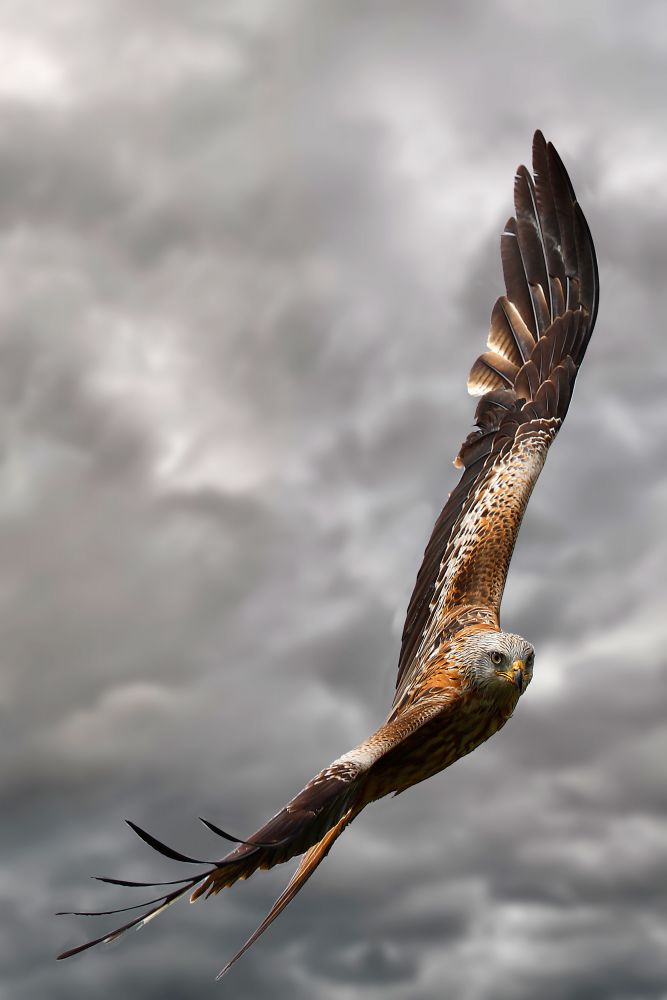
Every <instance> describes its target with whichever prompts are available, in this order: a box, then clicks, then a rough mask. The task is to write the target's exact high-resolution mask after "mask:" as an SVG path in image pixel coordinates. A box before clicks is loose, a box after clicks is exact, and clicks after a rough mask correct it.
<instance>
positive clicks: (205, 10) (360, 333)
mask: <svg viewBox="0 0 667 1000" xmlns="http://www.w3.org/2000/svg"><path fill="white" fill-rule="evenodd" d="M0 63H1V64H2V66H3V70H2V73H1V74H0V119H1V123H2V124H1V127H0V406H1V407H2V420H1V422H0V427H1V434H2V445H3V449H2V456H3V462H2V490H1V491H0V515H1V521H0V556H1V558H0V566H1V567H2V570H1V579H0V595H1V600H2V632H3V641H2V649H3V655H2V667H1V679H0V760H1V761H2V764H1V766H0V815H1V816H2V822H1V824H0V837H1V838H2V858H3V864H2V869H1V870H0V921H1V922H2V933H1V934H0V996H1V997H2V1000H4V998H5V997H7V998H10V1000H34V998H35V997H48V998H49V1000H51V998H53V1000H65V998H67V1000H71V998H73V997H90V996H92V995H93V994H94V995H95V996H97V997H100V998H112V997H113V998H117V997H119V996H128V997H132V998H133V1000H152V998H155V1000H157V998H160V1000H181V998H186V997H191V996H194V995H197V996H209V995H210V996H214V995H215V996H218V995H222V994H223V993H225V994H226V995H229V996H253V997H257V998H260V997H272V998H274V997H283V996H289V997H292V998H297V1000H311V998H312V997H318V998H322V1000H348V998H355V1000H356V998H360V997H363V998H368V1000H371V998H380V997H382V998H389V1000H392V998H395V1000H402V998H417V1000H431V998H433V1000H435V998H441V997H447V998H448V1000H487V998H488V1000H532V998H534V997H538V996H539V997H540V998H545V1000H551V998H553V1000H556V998H562V997H568V998H571V1000H579V998H582V1000H584V998H585V1000H591V998H596V1000H597V998H599V1000H612V998H613V1000H631V998H632V1000H645V998H647V1000H648V998H651V1000H653V998H655V1000H657V998H665V997H666V996H667V957H666V956H667V780H666V778H667V767H666V766H665V763H664V760H665V757H666V755H667V653H666V649H667V626H666V624H665V597H666V592H667V587H666V585H665V584H666V571H665V566H666V565H667V537H666V534H665V529H664V524H665V505H666V503H667V460H666V454H665V440H666V439H667V404H666V402H665V398H666V397H665V393H666V389H667V361H666V352H665V349H664V316H665V314H666V313H667V282H666V281H665V275H666V274H667V239H666V237H665V233H666V232H667V196H666V194H665V190H666V186H665V176H667V132H666V131H665V118H664V95H665V93H667V12H666V10H665V6H664V4H661V3H659V2H656V3H648V2H638V3H634V4H632V5H630V6H628V5H627V4H626V3H620V2H618V3H614V2H607V3H600V2H590V3H586V4H582V3H580V2H573V0H568V2H561V3H559V4H557V5H556V4H541V3H537V4H531V5H528V4H526V3H523V2H517V0H504V2H493V3H491V2H489V3H484V4H476V5H471V4H464V3H450V2H446V3H445V2H437V3H436V2H425V0H413V2H410V3H398V2H390V0H385V2H382V3H380V2H371V0H355V2H344V0H338V2H333V0H332V2H329V3H325V2H323V0H319V2H318V0H308V2H306V0H302V2H296V0H295V2H291V0H289V2H281V3H278V2H274V3H270V2H268V0H266V2H263V0H239V2H236V3H233V2H224V3H222V2H219V0H193V2H190V3H188V4H184V3H178V2H175V0H162V2H160V0H146V2H143V3H139V4H138V3H136V2H129V0H98V2H97V3H90V2H88V0H60V2H59V3H57V4H51V5H49V4H44V3H41V2H37V0H14V2H12V0H4V2H2V3H0ZM536 127H540V128H541V129H542V130H543V131H544V132H545V134H546V135H547V137H548V138H550V139H552V140H553V141H554V142H555V144H556V145H557V147H558V149H559V150H560V152H561V154H562V156H563V158H564V160H565V162H566V164H567V166H568V169H569V171H570V173H571V175H572V178H573V181H574V184H575V187H576V190H577V193H578V195H579V198H580V200H581V202H582V204H583V207H584V210H585V212H586V214H587V216H588V219H589V223H590V226H591V229H592V232H593V235H594V238H595V242H596V246H597V250H598V257H599V262H600V272H601V287H602V297H601V305H600V313H599V318H598V326H597V329H596V332H595V336H594V338H593V341H592V342H591V345H590V348H589V352H588V356H587V358H586V362H585V365H584V368H583V370H582V373H581V376H580V378H579V381H578V383H577V391H576V393H575V398H574V401H573V405H572V408H571V410H570V414H569V416H568V421H567V424H566V426H565V429H564V431H563V433H562V434H561V435H560V437H559V440H558V442H557V444H556V446H555V447H554V449H553V452H552V454H551V456H550V457H549V461H548V463H547V467H546V469H545V471H544V473H543V476H542V478H541V480H540V483H539V485H538V487H537V489H536V492H535V494H534V497H533V499H532V501H531V504H530V508H529V512H528V516H527V519H526V522H525V524H524V527H523V529H522V534H521V539H520V543H519V546H518V549H517V552H516V555H515V558H514V561H513V565H512V570H511V574H510V579H509V584H508V589H507V592H506V598H505V603H504V624H505V626H506V627H507V628H509V629H511V630H513V631H518V632H521V633H522V634H524V635H526V636H527V637H528V638H529V639H530V640H531V641H533V642H534V643H535V645H536V647H537V663H536V669H535V679H534V682H533V684H532V686H531V688H530V691H529V692H528V694H527V696H526V698H525V699H524V700H523V701H522V703H521V705H520V707H519V710H518V711H517V714H516V717H515V718H514V719H513V720H512V722H511V724H510V725H509V726H508V727H507V728H506V729H505V730H504V731H503V732H502V733H501V734H500V735H499V736H498V737H496V738H495V739H494V740H492V741H491V742H490V743H488V744H487V745H485V746H484V747H482V748H481V749H480V750H478V751H477V752H476V753H474V754H473V755H472V756H471V757H469V758H467V759H466V760H464V761H462V762H461V763H459V764H457V765H456V766H455V767H454V768H452V769H451V770H450V771H449V772H447V773H445V774H443V775H440V776H438V777H437V778H435V779H432V780H431V781H429V782H427V783H426V784H423V785H421V786H419V787H418V788H416V789H413V790H412V791H410V792H408V793H407V794H405V795H403V796H401V797H400V798H399V799H397V800H385V801H384V802H382V803H379V804H378V805H376V806H375V807H373V808H372V809H371V810H368V811H367V813H365V814H364V815H363V816H361V817H360V818H359V819H358V820H357V821H356V822H355V824H354V826H353V827H352V828H351V829H350V830H349V831H348V832H347V833H346V835H345V837H343V838H342V839H341V841H340V842H339V844H337V846H336V848H335V850H334V851H333V853H332V855H331V857H330V858H329V859H328V860H327V862H326V864H325V865H323V867H322V868H321V869H320V871H319V872H318V875H317V876H316V878H315V879H314V880H313V881H312V882H311V883H310V884H309V885H308V887H307V889H306V890H304V892H303V894H302V895H301V896H300V897H299V899H298V901H297V902H295V903H294V904H293V906H292V907H290V909H289V910H288V911H287V913H286V914H285V915H284V916H283V917H282V918H281V920H280V921H279V922H278V923H277V924H276V925H275V927H274V928H272V930H271V931H270V933H269V934H267V936H266V937H265V938H264V939H263V940H262V941H261V943H260V944H259V945H258V946H257V947H256V949H255V950H253V951H252V952H251V953H250V954H249V955H248V956H247V957H246V958H245V959H244V961H243V962H242V963H241V964H240V965H239V966H238V967H237V968H235V969H234V971H233V973H231V974H230V977H229V978H228V979H227V980H226V981H225V982H224V983H223V984H218V985H215V984H214V983H213V977H214V975H215V973H216V972H217V971H218V969H219V968H220V967H221V966H222V965H223V964H224V962H225V960H226V959H227V958H229V956H230V955H231V954H232V953H233V951H234V950H235V949H236V947H237V946H238V945H239V944H240V943H241V941H242V940H243V939H244V938H245V936H246V935H247V933H248V932H249V931H250V930H252V929H253V927H254V926H255V925H256V923H257V922H258V921H259V919H261V917H262V916H263V915H264V913H265V912H266V910H267V909H268V907H269V905H270V903H271V902H272V901H273V898H274V897H275V895H277V893H278V891H279V890H280V889H281V888H282V886H283V885H284V883H285V882H286V881H287V878H288V874H289V873H288V872H287V871H283V870H278V871H274V872H271V873H267V874H262V875H260V876H257V877H256V878H254V879H253V880H252V881H251V882H248V883H247V884H242V885H240V886H238V887H236V888H235V889H233V890H232V891H230V892H229V893H228V894H227V895H226V896H221V897H218V898H217V899H215V900H213V901H211V902H209V903H207V904H200V905H197V906H193V907H188V906H187V905H180V906H179V907H177V908H174V909H173V910H171V911H170V912H169V913H168V914H167V915H165V916H164V917H163V918H161V919H160V920H159V921H158V922H156V923H155V924H152V925H151V926H150V928H147V929H146V930H144V931H142V933H141V934H140V935H139V936H137V935H131V936H130V937H129V938H127V939H124V940H123V941H122V942H119V943H118V944H117V945H113V946H110V947H107V948H105V949H101V950H97V951H94V952H91V953H90V954H87V955H84V956H82V957H81V958H80V959H78V960H72V961H71V962H67V963H60V964H58V965H56V964H55V962H54V961H53V957H54V955H55V954H56V953H57V952H58V951H60V950H62V949H63V948H66V947H69V946H72V945H74V944H76V943H78V942H79V941H82V940H84V939H85V938H86V937H89V936H92V935H93V932H94V929H96V928H97V926H98V925H97V924H95V925H94V927H93V925H92V923H91V922H90V921H85V920H84V919H83V918H79V919H77V918H64V917H60V918H57V919H56V918H55V917H53V916H52V913H53V911H54V910H58V909H67V908H76V909H86V908H95V907H96V906H102V905H104V904H105V903H107V902H108V903H109V906H113V905H123V904H124V903H126V902H132V901H133V900H132V899H131V900H128V899H127V893H129V892H130V890H127V891H126V893H125V894H123V892H122V891H119V892H116V891H115V890H114V889H113V888H111V887H105V886H102V885H100V884H95V883H92V882H90V881H88V879H87V875H88V874H92V873H97V874H110V875H114V874H115V875H122V876H125V877H129V878H139V879H141V878H147V877H151V876H153V877H156V878H160V877H165V878H169V877H174V878H175V877H178V876H179V875H180V874H181V872H180V870H174V869H175V868H176V867H177V866H171V865H170V863H169V862H167V861H166V860H165V861H164V864H163V863H161V860H160V859H159V858H157V856H154V855H153V854H152V853H151V852H150V851H149V850H148V848H146V847H145V846H144V845H142V844H141V843H140V842H139V841H137V840H136V839H135V838H134V837H133V835H132V833H131V832H130V831H129V830H128V829H127V827H125V826H124V825H123V822H122V820H123V819H124V818H125V817H127V818H130V819H133V820H134V821H135V822H137V823H139V824H141V825H143V826H145V827H147V828H148V829H150V830H152V831H154V832H155V833H156V834H158V835H159V836H162V837H164V839H165V840H167V841H168V842H169V843H173V844H174V845H175V846H177V847H180V848H181V849H182V850H185V851H186V852H188V853H193V854H195V855H197V853H200V854H202V855H203V856H210V855H211V854H213V855H216V854H219V853H220V846H219V842H215V843H212V842H211V837H210V835H209V834H207V833H206V831H204V830H203V829H201V828H199V826H198V824H197V823H196V817H197V816H198V815H203V816H207V817H209V818H210V819H212V820H214V821H215V822H218V823H219V824H221V825H223V826H225V827H228V828H230V829H232V830H236V831H239V832H241V833H249V832H250V831H251V830H253V829H255V828H256V827H257V826H258V825H259V823H260V822H262V821H263V820H264V819H266V818H267V817H268V816H269V815H271V814H272V813H273V812H274V811H275V810H276V809H277V808H278V807H279V806H280V805H282V803H283V801H284V800H285V799H286V798H287V797H288V796H290V795H292V794H293V793H294V792H295V791H296V790H298V788H300V787H301V786H302V785H303V784H304V782H305V781H306V780H307V779H308V778H309V777H310V776H311V775H312V774H313V773H315V772H316V771H317V770H318V769H319V768H320V767H321V766H323V765H325V764H326V763H328V762H329V761H330V760H331V759H332V758H334V757H336V756H337V755H338V754H339V753H341V752H343V751H344V750H347V749H348V748H349V747H351V746H352V745H353V744H355V743H356V742H358V741H359V740H360V739H361V738H363V737H364V736H365V735H366V734H367V733H368V732H369V731H370V730H371V728H373V727H374V726H375V725H377V724H378V723H379V722H380V721H381V720H382V718H383V716H384V715H385V713H386V711H387V709H388V706H389V703H390V701H391V697H392V693H393V686H394V680H395V664H396V660H397V654H398V640H399V635H400V631H401V627H402V619H403V614H404V610H405V607H406V604H407V599H408V596H409V593H410V590H411V587H412V584H413V581H414V578H415V575H416V571H417V568H418V565H419V561H420V558H421V553H422V551H423V547H424V545H425V542H426V540H427V537H428V534H429V533H430V529H431V526H432V523H433V521H434V519H435V516H436V514H437V512H438V511H439V509H440V506H441V505H442V502H443V500H444V498H445V497H446V495H447V492H448V491H449V490H450V489H451V488H452V487H453V485H454V483H455V481H456V472H455V470H454V469H453V468H452V467H451V459H452V458H453V456H454V455H455V453H456V451H457V449H458V446H459V444H460V442H461V440H462V439H463V437H464V436H465V434H466V433H467V431H468V429H469V425H470V423H471V419H472V412H473V404H472V402H471V401H470V400H469V399H468V397H467V395H466V392H465V378H466V375H467V372H468V368H469V366H470V364H471V362H472V360H473V359H474V358H475V357H476V355H477V354H478V353H479V351H480V349H481V348H482V345H483V343H484V339H485V335H486V330H487V324H488V318H489V315H490V310H491V306H492V304H493V301H494V300H495V298H496V296H497V295H498V294H499V293H500V292H501V290H502V285H501V271H500V264H499V253H498V236H499V233H500V231H501V228H502V225H503V224H504V221H505V219H506V218H507V216H508V215H509V214H510V211H511V196H512V181H513V172H514V169H515V167H516V165H517V164H518V163H519V162H521V161H526V160H528V158H529V156H530V142H531V136H532V132H533V130H534V129H535V128H536ZM171 872H173V875H172V874H171ZM105 926H107V925H106V924H104V925H100V931H99V933H101V931H102V930H103V929H104V927H105ZM214 991H215V992H214Z"/></svg>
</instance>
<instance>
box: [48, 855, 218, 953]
mask: <svg viewBox="0 0 667 1000" xmlns="http://www.w3.org/2000/svg"><path fill="white" fill-rule="evenodd" d="M204 877H205V876H204V875H201V876H195V877H194V878H193V879H191V881H190V882H189V883H188V884H187V885H184V886H182V887H181V888H180V889H176V890H174V892H170V893H167V895H166V896H160V897H159V901H158V900H151V901H150V902H158V906H156V907H154V908H153V909H152V910H149V911H148V913H142V914H141V915H140V916H138V917H135V918H134V919H133V920H130V921H129V922H128V923H127V924H123V925H122V927H117V928H116V929H115V930H113V931H109V932H107V933H106V934H102V935H101V937H98V938H94V939H93V940H92V941H86V943H85V944H80V945H77V947H76V948H70V949H69V950H68V951H63V952H62V953H61V954H60V955H58V961H61V959H63V958H71V957H72V956H73V955H79V954H81V952H83V951H88V949H89V948H94V947H95V945H98V944H110V943H111V942H112V941H115V940H116V938H119V937H121V935H123V934H125V932H126V931H129V930H131V929H132V928H133V927H137V928H139V927H143V926H144V924H147V923H148V921H149V920H153V918H154V917H157V916H158V914H160V913H163V912H164V910H166V909H167V907H169V906H171V904H172V903H175V902H176V900H177V899H180V898H181V896H184V895H185V893H186V892H189V891H190V890H191V889H192V888H193V887H194V886H195V885H197V882H199V881H201V879H202V878H204ZM150 902H149V903H144V904H143V905H144V906H146V905H150ZM128 909H129V907H128ZM104 912H105V911H101V912H100V913H90V914H84V916H103V915H104ZM106 912H109V913H113V912H121V911H120V910H118V911H114V910H109V911H106Z"/></svg>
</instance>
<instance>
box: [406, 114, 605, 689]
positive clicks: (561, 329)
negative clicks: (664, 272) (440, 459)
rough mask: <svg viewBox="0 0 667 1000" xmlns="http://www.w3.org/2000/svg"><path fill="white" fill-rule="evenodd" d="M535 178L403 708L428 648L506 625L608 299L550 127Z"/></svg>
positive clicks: (518, 196) (538, 138)
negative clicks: (511, 572)
mask: <svg viewBox="0 0 667 1000" xmlns="http://www.w3.org/2000/svg"><path fill="white" fill-rule="evenodd" d="M533 174H534V177H531V174H530V172H529V171H528V170H527V169H526V167H523V166H522V167H519V169H518V171H517V174H516V178H515V183H514V205H515V210H516V217H513V218H511V219H510V220H509V221H508V223H507V225H506V226H505V231H504V232H503V234H502V237H501V257H502V265H503V274H504V278H505V288H506V294H505V295H503V296H502V297H501V298H499V299H498V301H497V302H496V304H495V306H494V308H493V312H492V314H491V327H490V332H489V337H488V342H487V343H488V348H489V350H488V351H487V352H486V353H485V354H482V355H481V356H480V357H479V358H478V359H477V361H475V364H474V365H473V367H472V370H471V372H470V375H469V378H468V390H469V392H470V393H471V394H472V395H476V396H481V399H480V401H479V403H478V406H477V410H476V413H475V423H476V425H477V426H476V430H474V431H473V432H472V433H471V434H470V435H469V436H468V437H467V438H466V440H465V441H464V443H463V445H462V447H461V450H460V452H459V455H458V457H457V459H456V461H455V465H457V466H459V467H461V468H463V475H462V476H461V479H460V481H459V483H458V485H457V486H456V488H455V489H454V490H453V491H452V493H451V494H450V497H449V500H448V501H447V503H446V504H445V507H444V509H443V510H442V513H441V514H440V517H439V518H438V520H437V522H436V524H435V527H434V529H433V534H432V535H431V539H430V541H429V543H428V545H427V547H426V551H425V553H424V560H423V562H422V566H421V569H420V570H419V574H418V576H417V581H416V584H415V588H414V591H413V593H412V597H411V598H410V603H409V605H408V611H407V618H406V622H405V626H404V629H403V640H402V646H401V653H400V658H399V667H398V679H397V684H396V697H395V699H394V704H397V703H398V702H399V701H400V700H401V698H402V697H403V695H404V693H405V691H406V690H407V689H408V688H409V687H410V684H411V682H412V680H413V678H414V677H415V674H416V673H417V671H418V670H419V667H420V664H421V663H422V662H423V658H424V656H426V655H428V652H429V651H430V650H431V649H432V647H433V644H434V643H437V642H438V640H439V637H441V636H443V635H444V634H446V632H447V631H448V629H449V630H450V631H453V630H455V628H456V627H459V626H460V625H461V624H464V623H465V621H466V615H467V616H468V618H472V616H473V615H474V616H476V617H477V618H479V617H480V616H482V617H486V620H487V621H488V623H489V624H491V625H494V626H495V627H497V626H498V614H499V608H500V601H501V597H502V593H503V589H504V586H505V578H506V576H507V570H508V568H509V562H510V558H511V556H512V550H513V548H514V544H515V541H516V537H517V534H518V531H519V526H520V524H521V519H522V517H523V513H524V510H525V508H526V504H527V503H528V499H529V497H530V494H531V491H532V489H533V486H534V485H535V482H536V480H537V477H538V476H539V473H540V470H541V468H542V465H543V464H544V460H545V457H546V453H547V449H548V447H549V445H550V444H551V442H552V440H553V439H554V437H555V435H556V434H557V432H558V429H559V427H560V425H561V423H562V422H563V419H564V418H565V414H566V412H567V408H568V405H569V402H570V397H571V394H572V389H573V386H574V381H575V379H576V376H577V371H578V368H579V365H580V364H581V361H582V359H583V356H584V353H585V351H586V347H587V345H588V340H589V338H590V335H591V333H592V331H593V326H594V324H595V317H596V314H597V306H598V271H597V263H596V260H595V250H594V247H593V241H592V239H591V235H590V231H589V228H588V225H587V223H586V220H585V218H584V215H583V212H582V211H581V208H580V207H579V204H578V202H577V200H576V196H575V193H574V189H573V187H572V184H571V183H570V179H569V177H568V175H567V172H566V170H565V167H564V166H563V164H562V162H561V159H560V157H559V155H558V153H557V152H556V150H555V149H554V147H553V146H552V144H551V143H547V142H546V141H545V139H544V136H543V135H542V133H541V132H536V133H535V137H534V140H533Z"/></svg>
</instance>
